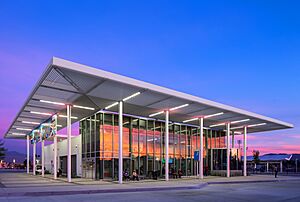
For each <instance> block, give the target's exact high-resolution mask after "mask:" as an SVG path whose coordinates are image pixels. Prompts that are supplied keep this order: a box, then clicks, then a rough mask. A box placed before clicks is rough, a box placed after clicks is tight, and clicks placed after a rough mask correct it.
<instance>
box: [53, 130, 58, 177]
mask: <svg viewBox="0 0 300 202" xmlns="http://www.w3.org/2000/svg"><path fill="white" fill-rule="evenodd" d="M53 141H54V143H53V146H54V149H53V150H54V155H53V174H54V179H55V180H56V179H57V136H56V135H55V136H54V140H53Z"/></svg>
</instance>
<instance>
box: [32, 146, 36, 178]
mask: <svg viewBox="0 0 300 202" xmlns="http://www.w3.org/2000/svg"><path fill="white" fill-rule="evenodd" d="M32 146H33V148H32V150H33V151H32V166H33V167H32V174H33V175H35V169H36V167H35V156H36V143H35V142H34V143H33V145H32Z"/></svg>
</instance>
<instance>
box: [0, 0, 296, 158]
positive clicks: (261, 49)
mask: <svg viewBox="0 0 300 202" xmlns="http://www.w3.org/2000/svg"><path fill="white" fill-rule="evenodd" d="M299 6H300V3H299V2H298V1H276V0H272V1H271V0H270V1H210V3H203V2H201V1H162V0H160V1H13V0H10V1H1V6H0V92H1V95H2V96H1V99H0V137H2V136H3V134H4V133H5V131H6V130H7V128H8V126H9V124H10V123H11V122H12V120H13V118H14V117H15V116H16V114H17V112H18V110H19V109H20V108H21V106H22V105H23V103H24V101H25V99H26V98H27V96H28V95H29V93H30V92H31V90H32V88H33V86H34V85H35V83H36V81H37V80H38V79H39V77H40V75H41V73H42V72H43V70H44V68H45V67H46V65H47V63H48V62H49V61H50V59H51V57H52V56H58V57H62V58H65V59H68V60H72V61H75V62H79V63H83V64H87V65H91V66H95V67H99V68H102V69H104V70H108V71H111V72H115V73H118V74H123V75H126V76H130V77H133V78H137V79H140V80H144V81H148V82H151V83H154V84H158V85H161V86H166V87H170V88H173V89H176V90H179V91H183V92H186V93H190V94H193V95H197V96H200V97H204V98H207V99H211V100H214V101H218V102H221V103H224V104H229V105H233V106H235V107H240V108H243V109H246V110H250V111H254V112H257V113H260V114H263V115H267V116H270V117H274V118H278V119H281V120H284V121H287V122H290V123H293V124H294V125H295V128H294V129H290V130H282V131H275V132H268V133H258V134H253V135H250V137H249V150H252V149H259V150H261V152H262V153H266V152H287V153H291V152H298V153H300V148H299V145H300V124H299V121H300V110H299V103H300V93H299V86H300V84H299V82H300V57H299V55H300V12H299ZM6 145H7V147H8V149H9V150H15V151H19V152H22V153H25V142H23V141H13V140H6Z"/></svg>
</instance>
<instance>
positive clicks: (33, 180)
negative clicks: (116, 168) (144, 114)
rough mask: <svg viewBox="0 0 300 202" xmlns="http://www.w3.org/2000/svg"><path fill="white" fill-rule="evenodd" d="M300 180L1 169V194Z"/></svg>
mask: <svg viewBox="0 0 300 202" xmlns="http://www.w3.org/2000/svg"><path fill="white" fill-rule="evenodd" d="M294 180H298V181H300V177H289V176H279V178H277V179H275V178H274V176H266V175H254V176H248V177H231V178H225V177H213V176H209V177H205V178H204V179H203V180H199V179H197V178H183V179H171V180H170V181H168V182H166V181H164V180H157V181H154V180H143V181H139V182H125V183H124V184H122V185H119V184H117V183H115V182H107V181H94V180H89V179H80V178H77V179H73V182H72V183H68V182H66V179H65V178H61V179H58V180H53V179H52V176H50V175H49V176H46V177H44V178H43V177H41V176H33V175H28V174H26V173H0V183H1V186H0V197H9V196H42V195H45V196H47V195H74V194H91V193H117V192H133V191H139V192H142V191H165V190H187V189H200V188H202V187H205V186H207V185H209V184H236V183H259V182H276V181H294Z"/></svg>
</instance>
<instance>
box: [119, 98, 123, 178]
mask: <svg viewBox="0 0 300 202" xmlns="http://www.w3.org/2000/svg"><path fill="white" fill-rule="evenodd" d="M122 183H123V102H122V101H120V102H119V184H122Z"/></svg>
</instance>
